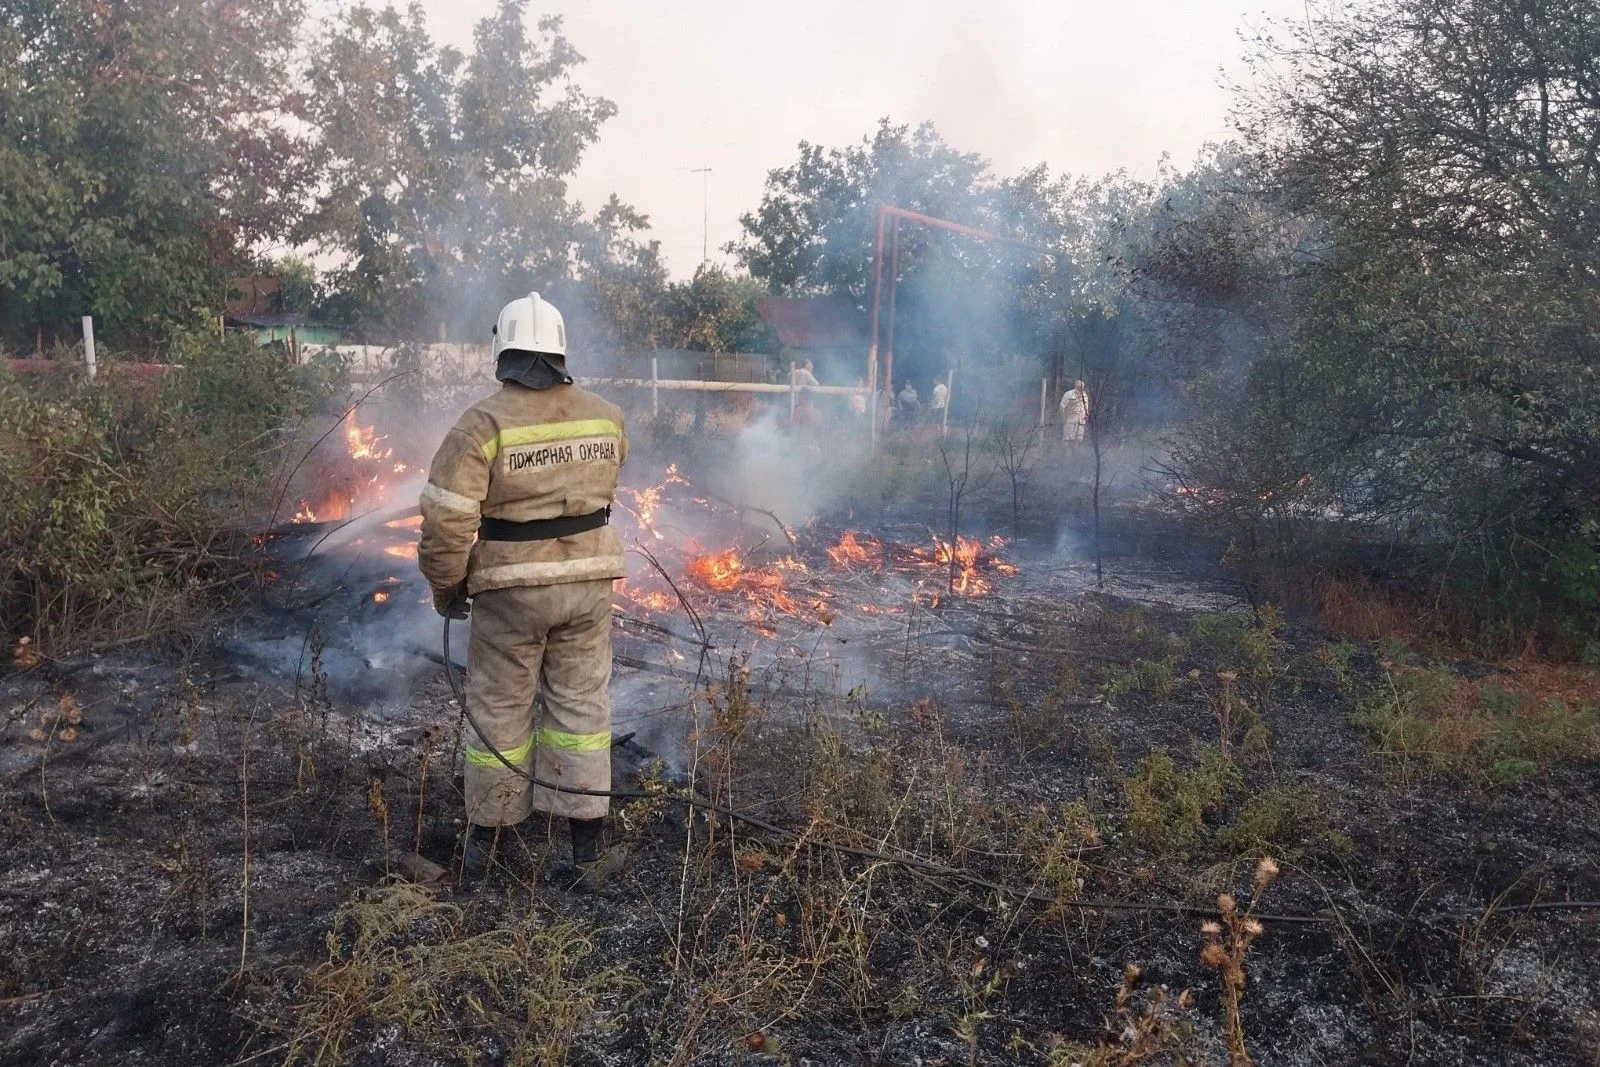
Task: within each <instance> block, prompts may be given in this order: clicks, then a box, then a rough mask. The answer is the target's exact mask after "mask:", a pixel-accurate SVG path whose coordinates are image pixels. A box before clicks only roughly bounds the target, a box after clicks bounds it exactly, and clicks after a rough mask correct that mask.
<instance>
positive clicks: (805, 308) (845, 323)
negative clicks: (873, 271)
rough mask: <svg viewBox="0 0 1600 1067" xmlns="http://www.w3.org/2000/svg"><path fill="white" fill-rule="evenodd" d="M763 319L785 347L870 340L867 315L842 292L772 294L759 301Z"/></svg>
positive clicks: (846, 345) (844, 345)
mask: <svg viewBox="0 0 1600 1067" xmlns="http://www.w3.org/2000/svg"><path fill="white" fill-rule="evenodd" d="M756 313H757V314H758V315H760V316H761V321H762V322H765V323H767V324H769V325H770V326H771V327H772V328H773V329H774V330H776V331H777V334H778V341H779V343H781V344H782V345H783V346H784V347H785V348H853V347H860V346H864V345H866V343H867V317H866V315H864V314H862V313H861V309H860V308H858V307H856V306H855V304H854V303H852V302H851V301H850V300H848V299H847V298H845V297H842V296H805V297H784V296H769V297H765V298H763V299H762V300H761V301H759V302H758V303H757V304H756Z"/></svg>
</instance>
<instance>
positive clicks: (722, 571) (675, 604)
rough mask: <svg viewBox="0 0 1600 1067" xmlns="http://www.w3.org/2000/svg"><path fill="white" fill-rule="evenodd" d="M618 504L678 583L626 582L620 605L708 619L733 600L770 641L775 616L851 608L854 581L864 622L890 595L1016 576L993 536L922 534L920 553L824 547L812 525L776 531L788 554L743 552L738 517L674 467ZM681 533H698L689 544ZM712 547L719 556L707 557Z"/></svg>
mask: <svg viewBox="0 0 1600 1067" xmlns="http://www.w3.org/2000/svg"><path fill="white" fill-rule="evenodd" d="M619 495H620V496H621V497H623V498H625V499H626V500H628V501H629V502H630V503H628V504H627V505H625V511H626V513H627V514H628V515H629V516H631V519H632V521H633V523H634V525H635V528H636V530H635V533H636V536H637V538H638V539H639V540H640V541H642V542H644V543H647V544H652V547H653V551H655V552H657V553H660V554H661V558H662V561H663V563H664V564H665V565H666V566H667V567H668V569H669V570H671V571H675V572H676V573H678V574H681V576H682V579H683V580H682V585H681V586H680V587H679V588H677V589H673V588H670V587H669V586H668V584H667V582H666V581H665V580H664V577H663V576H661V575H644V576H642V577H635V578H631V579H629V580H628V581H627V582H626V583H623V584H622V585H620V586H619V587H618V595H619V597H620V598H621V600H622V602H623V603H624V604H625V605H631V606H633V607H635V608H639V609H642V610H644V611H647V612H652V613H672V612H676V611H680V610H682V609H683V604H682V601H680V600H679V595H680V594H682V595H683V596H684V597H685V598H687V599H689V600H690V601H691V606H694V607H698V608H703V609H707V610H714V609H715V608H716V607H717V606H718V605H719V604H721V605H726V603H727V598H728V597H733V598H737V600H738V601H740V602H741V603H742V605H743V606H742V611H741V614H742V617H743V618H744V619H745V620H746V621H748V622H750V623H753V624H755V625H756V626H757V628H758V631H760V632H762V633H767V634H770V633H772V632H774V631H773V624H774V619H775V618H776V617H778V616H788V617H792V618H795V619H799V620H801V621H804V622H810V623H822V624H829V623H831V622H832V621H833V619H834V618H835V616H836V614H837V612H838V610H839V603H838V602H839V601H840V599H841V598H842V597H844V596H848V595H851V593H853V594H854V596H853V599H858V600H859V599H863V597H862V592H861V591H860V590H859V588H858V587H859V586H860V584H861V583H862V582H863V581H871V582H872V592H871V593H870V594H868V595H867V596H866V597H865V598H864V599H866V600H867V601H868V602H867V603H862V604H860V605H859V606H860V607H861V609H862V611H863V612H864V613H868V614H871V613H874V612H884V611H894V610H897V609H896V606H895V605H894V603H893V597H894V594H895V593H896V592H899V593H900V595H902V596H904V597H905V600H906V601H907V602H909V603H916V604H922V605H924V606H927V607H937V606H938V605H939V603H940V602H941V600H943V599H945V598H947V597H950V596H956V597H979V596H985V595H988V594H990V593H992V592H994V590H995V586H996V582H997V581H1000V580H1002V579H1005V578H1009V577H1012V576H1014V575H1015V574H1017V567H1016V566H1015V565H1014V564H1012V563H1009V562H1007V561H1006V560H1005V559H1003V558H1001V557H1000V555H999V552H1000V551H1001V550H1002V549H1003V548H1004V547H1005V540H1004V539H1003V538H1000V537H994V538H991V539H989V540H988V541H982V540H979V539H977V538H972V537H965V536H962V537H958V538H957V539H956V541H955V542H954V543H952V542H950V541H947V540H946V539H944V538H942V537H940V536H939V535H937V534H934V533H931V532H930V534H929V543H928V544H926V545H911V544H905V543H902V542H897V541H890V540H885V539H882V538H878V537H874V536H871V535H869V534H866V533H862V532H860V531H857V530H844V531H842V532H840V533H838V534H837V535H836V536H834V537H832V538H831V539H829V538H823V537H820V536H819V535H821V534H822V532H823V528H822V527H820V526H817V525H813V526H808V527H806V528H804V529H802V530H800V531H798V532H796V531H792V530H790V529H788V528H787V527H785V526H783V525H782V523H781V522H779V523H778V527H779V529H780V530H781V532H782V534H783V536H784V538H785V541H786V543H787V546H788V548H789V551H788V552H787V553H783V554H778V553H775V552H773V551H771V550H770V548H769V545H770V540H771V539H770V535H768V536H765V537H763V538H762V539H760V540H757V541H755V542H754V543H753V544H750V545H746V544H745V543H743V539H744V538H746V537H747V536H748V534H747V529H746V527H745V526H744V525H743V523H742V519H743V518H744V513H743V512H742V510H741V509H739V508H738V507H737V505H731V504H725V503H721V502H717V501H713V500H711V499H710V498H709V497H707V496H705V495H698V494H697V493H696V491H695V489H694V486H693V485H692V483H691V482H690V481H689V480H688V479H687V478H685V477H684V476H683V475H682V474H680V473H679V472H678V470H677V469H676V468H675V467H669V468H668V469H667V474H666V477H665V478H664V479H663V480H662V481H661V482H659V483H657V484H656V485H652V486H649V487H647V488H645V489H622V490H619ZM774 521H776V519H775V518H774ZM688 530H695V531H698V532H697V534H695V535H690V534H688V533H687V532H686V531H688ZM713 538H716V539H720V540H721V541H722V543H723V544H722V547H719V548H715V549H708V548H706V547H705V542H706V541H708V540H712V539H713ZM830 541H831V543H830ZM884 575H892V576H894V577H895V578H897V579H900V580H901V581H902V584H901V585H900V587H899V588H898V589H896V587H894V586H891V585H885V584H884V583H883V582H882V577H883V576H884Z"/></svg>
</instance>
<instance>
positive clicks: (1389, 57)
mask: <svg viewBox="0 0 1600 1067" xmlns="http://www.w3.org/2000/svg"><path fill="white" fill-rule="evenodd" d="M1287 34H1288V38H1289V39H1279V38H1277V37H1274V36H1272V35H1263V36H1262V37H1261V38H1260V39H1259V41H1258V42H1257V48H1256V50H1255V55H1254V56H1253V57H1252V60H1253V62H1254V63H1255V64H1256V65H1257V66H1258V67H1261V68H1263V69H1262V70H1261V76H1260V77H1257V78H1255V79H1252V83H1253V84H1255V85H1257V86H1259V87H1260V88H1259V90H1257V91H1256V92H1255V93H1254V94H1253V95H1250V96H1248V97H1246V99H1245V100H1244V101H1243V103H1244V108H1243V110H1242V118H1243V125H1242V132H1243V134H1244V136H1245V139H1246V142H1247V156H1246V158H1245V161H1244V162H1243V164H1242V165H1241V166H1239V167H1237V168H1236V169H1234V170H1233V171H1232V172H1231V173H1230V171H1229V170H1228V169H1227V168H1223V167H1213V168H1211V169H1210V170H1209V173H1206V174H1200V173H1198V172H1197V175H1196V176H1195V178H1196V179H1202V178H1203V180H1201V181H1198V188H1196V183H1195V182H1194V181H1191V182H1189V183H1188V189H1187V191H1189V192H1192V193H1194V194H1196V195H1193V196H1190V197H1187V198H1186V197H1184V196H1181V195H1180V196H1177V197H1174V198H1173V199H1172V201H1171V204H1172V206H1171V207H1170V208H1169V209H1164V211H1163V214H1164V215H1166V216H1171V218H1170V224H1167V225H1163V226H1160V227H1157V228H1155V229H1154V230H1153V232H1152V233H1151V235H1150V238H1149V240H1148V241H1147V242H1146V243H1145V244H1144V245H1142V246H1141V247H1140V249H1139V250H1138V254H1137V255H1136V256H1135V259H1134V265H1135V267H1136V270H1137V275H1136V278H1137V281H1138V284H1139V285H1140V287H1141V289H1142V290H1143V291H1144V292H1145V293H1146V294H1147V295H1148V296H1149V297H1150V298H1151V299H1150V300H1149V301H1148V305H1149V306H1150V308H1151V312H1150V313H1151V314H1152V315H1153V316H1159V318H1160V325H1161V335H1162V338H1161V343H1163V344H1164V345H1166V346H1169V347H1170V348H1171V349H1173V350H1174V351H1175V352H1179V353H1181V352H1185V351H1187V352H1190V353H1193V356H1194V357H1198V358H1199V361H1200V362H1199V373H1197V374H1196V375H1194V376H1193V377H1192V378H1191V379H1190V380H1191V386H1190V389H1191V395H1190V400H1191V405H1190V407H1189V412H1188V414H1189V417H1188V418H1187V419H1186V420H1185V423H1184V425H1183V426H1182V427H1181V428H1180V429H1179V431H1178V433H1177V434H1176V435H1175V440H1174V447H1173V452H1172V467H1173V470H1174V473H1175V474H1176V475H1177V477H1178V479H1179V481H1180V482H1181V483H1182V484H1184V485H1186V486H1188V487H1191V488H1194V489H1196V490H1197V496H1196V497H1194V498H1192V499H1195V500H1197V501H1200V502H1201V509H1202V510H1205V511H1208V512H1209V513H1210V514H1211V516H1212V517H1213V518H1215V519H1217V520H1218V522H1219V524H1221V525H1222V526H1223V527H1225V528H1226V530H1227V533H1228V536H1229V537H1230V538H1232V540H1233V544H1234V549H1235V557H1234V562H1236V563H1237V564H1238V565H1239V567H1240V570H1241V572H1243V573H1244V574H1245V576H1246V577H1247V578H1251V579H1261V580H1265V579H1270V578H1278V579H1280V580H1293V578H1294V577H1295V576H1296V575H1301V574H1304V572H1305V568H1306V565H1307V564H1308V563H1317V562H1322V563H1325V564H1327V563H1331V562H1333V561H1334V558H1333V556H1332V554H1331V553H1330V552H1329V551H1328V550H1329V549H1333V548H1336V547H1337V539H1336V541H1335V543H1334V544H1328V543H1325V542H1323V541H1322V539H1321V538H1319V531H1325V530H1327V529H1328V526H1329V523H1328V519H1329V517H1330V516H1338V517H1339V520H1340V522H1339V526H1340V529H1339V531H1338V532H1339V533H1341V534H1344V535H1356V536H1361V535H1365V534H1370V533H1377V534H1381V535H1382V536H1385V537H1388V538H1393V539H1394V540H1396V541H1399V542H1405V543H1407V544H1408V545H1409V547H1410V549H1411V551H1410V552H1409V554H1408V555H1407V557H1406V561H1407V562H1409V563H1410V564H1411V566H1412V568H1413V570H1412V576H1413V577H1415V578H1417V579H1419V585H1420V586H1422V587H1425V588H1427V587H1433V588H1437V587H1438V586H1439V585H1441V584H1442V585H1443V586H1445V587H1446V588H1451V587H1453V590H1454V592H1455V594H1456V596H1455V598H1454V599H1455V601H1456V602H1457V603H1458V604H1459V605H1460V606H1461V611H1462V614H1463V615H1464V616H1466V618H1465V619H1464V620H1463V621H1464V622H1465V623H1468V624H1470V628H1471V629H1472V630H1473V631H1474V636H1477V637H1479V638H1481V639H1482V641H1483V642H1484V643H1485V644H1493V643H1498V644H1502V645H1509V644H1514V643H1516V642H1517V641H1518V640H1519V639H1520V638H1522V637H1524V636H1525V635H1526V634H1527V633H1528V632H1529V631H1530V630H1538V631H1540V632H1543V633H1545V634H1547V635H1549V636H1552V637H1556V638H1558V639H1560V640H1561V642H1562V643H1563V644H1564V645H1566V646H1567V648H1568V650H1570V651H1573V652H1577V653H1582V652H1583V650H1584V649H1585V648H1586V647H1588V646H1589V645H1590V644H1591V643H1592V642H1594V641H1595V639H1596V638H1597V637H1600V581H1597V580H1600V566H1597V565H1596V562H1595V561H1596V559H1600V525H1597V524H1596V523H1595V522H1594V521H1593V520H1592V517H1593V516H1595V515H1596V514H1600V488H1597V487H1600V477H1597V474H1600V450H1597V448H1596V440H1597V435H1596V434H1595V431H1594V428H1595V426H1596V425H1597V424H1600V390H1596V389H1595V388H1594V387H1593V384H1594V383H1593V378H1594V367H1595V366H1596V364H1597V361H1600V347H1597V344H1600V341H1597V338H1600V330H1597V329H1596V325H1597V324H1600V290H1597V289H1596V287H1595V286H1594V284H1593V279H1594V277H1595V276H1596V274H1597V272H1600V195H1597V191H1600V163H1597V159H1596V155H1595V148H1594V145H1595V144H1597V143H1600V101H1597V100H1596V99H1595V98H1594V97H1593V96H1592V94H1583V93H1573V92H1569V91H1567V90H1566V88H1565V87H1566V86H1571V85H1581V84H1591V83H1593V82H1594V80H1595V79H1596V77H1600V45H1597V42H1600V9H1596V8H1595V7H1594V6H1593V5H1584V4H1573V3H1570V2H1568V0H1534V2H1532V3H1528V4H1522V5H1511V4H1506V3H1503V2H1501V0H1465V2H1462V3H1455V4H1447V5H1440V4H1435V3H1432V2H1430V0H1380V2H1377V3H1373V4H1366V5H1347V6H1329V7H1325V8H1323V9H1320V10H1319V11H1317V12H1315V13H1313V15H1312V16H1310V17H1308V18H1307V19H1305V20H1303V21H1302V20H1300V19H1298V18H1297V19H1296V20H1295V23H1294V24H1293V25H1292V27H1290V28H1288V30H1287ZM1469 42H1470V43H1469ZM1180 184H1182V183H1180ZM1170 309H1176V310H1170ZM1213 355H1220V356H1221V357H1222V358H1216V359H1212V358H1208V357H1210V356H1213ZM1191 358H1193V357H1191Z"/></svg>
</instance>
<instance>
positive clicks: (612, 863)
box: [567, 819, 623, 893]
mask: <svg viewBox="0 0 1600 1067" xmlns="http://www.w3.org/2000/svg"><path fill="white" fill-rule="evenodd" d="M567 825H568V826H569V827H571V829H572V878H573V880H572V888H573V889H574V890H576V891H577V892H579V893H597V892H599V891H600V889H601V887H602V886H604V885H605V880H606V879H607V878H609V877H611V876H612V875H615V874H616V873H617V872H619V871H620V870H622V860H623V857H622V855H621V854H620V852H617V851H614V850H607V849H606V847H605V827H606V821H605V820H604V819H568V820H567Z"/></svg>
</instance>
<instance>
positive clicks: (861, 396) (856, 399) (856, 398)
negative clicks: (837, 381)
mask: <svg viewBox="0 0 1600 1067" xmlns="http://www.w3.org/2000/svg"><path fill="white" fill-rule="evenodd" d="M866 387H867V380H866V379H865V378H857V379H856V388H857V389H863V390H864V389H866ZM866 413H867V394H866V393H865V392H860V393H851V394H850V414H852V415H865V414H866Z"/></svg>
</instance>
